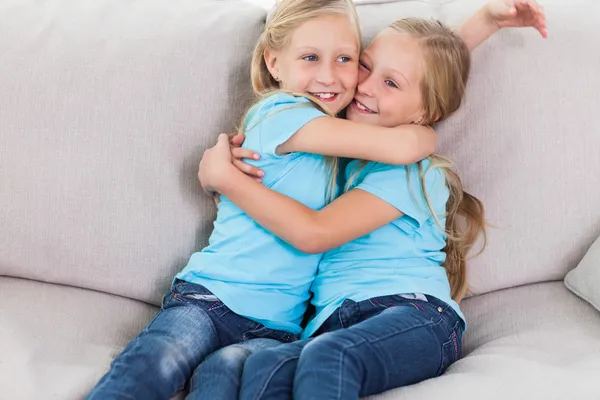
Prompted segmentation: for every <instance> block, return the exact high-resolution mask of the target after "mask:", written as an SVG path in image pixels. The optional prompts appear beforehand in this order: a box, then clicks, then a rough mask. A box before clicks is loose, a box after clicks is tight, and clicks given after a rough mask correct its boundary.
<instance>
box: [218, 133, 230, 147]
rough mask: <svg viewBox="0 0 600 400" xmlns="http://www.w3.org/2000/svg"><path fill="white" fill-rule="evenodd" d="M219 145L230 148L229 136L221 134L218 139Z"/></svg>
mask: <svg viewBox="0 0 600 400" xmlns="http://www.w3.org/2000/svg"><path fill="white" fill-rule="evenodd" d="M217 145H221V146H224V145H227V146H229V136H227V134H226V133H221V134H220V135H219V137H218V138H217Z"/></svg>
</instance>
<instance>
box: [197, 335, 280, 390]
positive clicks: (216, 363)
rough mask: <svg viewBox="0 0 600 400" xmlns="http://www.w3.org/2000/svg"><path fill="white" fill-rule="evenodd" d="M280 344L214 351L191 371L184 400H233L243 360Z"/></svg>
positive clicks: (269, 341) (264, 342)
mask: <svg viewBox="0 0 600 400" xmlns="http://www.w3.org/2000/svg"><path fill="white" fill-rule="evenodd" d="M280 344H281V342H280V341H278V340H275V339H251V340H248V341H246V342H242V343H238V344H232V345H230V346H227V347H225V348H222V349H220V350H217V351H216V352H214V353H213V354H211V355H210V356H208V358H207V359H206V360H204V361H203V362H202V364H200V365H199V366H198V368H196V371H194V374H193V375H192V380H191V382H190V393H189V395H188V396H187V397H186V400H201V399H206V400H216V399H218V400H228V399H231V400H237V399H238V397H239V394H240V387H241V381H242V371H243V368H244V363H245V362H246V359H247V358H248V357H250V355H251V354H253V353H255V352H257V351H259V350H263V349H268V348H271V347H275V346H279V345H280Z"/></svg>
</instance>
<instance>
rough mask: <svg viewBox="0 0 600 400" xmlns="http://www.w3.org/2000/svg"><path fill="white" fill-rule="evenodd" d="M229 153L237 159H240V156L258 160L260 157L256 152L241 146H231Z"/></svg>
mask: <svg viewBox="0 0 600 400" xmlns="http://www.w3.org/2000/svg"><path fill="white" fill-rule="evenodd" d="M231 155H232V156H233V158H237V159H239V160H241V159H242V158H250V159H252V160H258V159H259V158H260V156H259V155H258V154H257V153H255V152H253V151H252V150H249V149H245V148H243V147H232V148H231Z"/></svg>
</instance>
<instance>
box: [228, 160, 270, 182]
mask: <svg viewBox="0 0 600 400" xmlns="http://www.w3.org/2000/svg"><path fill="white" fill-rule="evenodd" d="M233 165H234V166H235V167H236V168H237V169H239V170H240V171H242V172H243V173H245V174H246V175H250V176H252V177H257V178H262V177H263V176H264V172H263V171H262V170H260V169H258V168H256V167H254V166H252V165H250V164H246V163H245V162H243V161H240V160H233Z"/></svg>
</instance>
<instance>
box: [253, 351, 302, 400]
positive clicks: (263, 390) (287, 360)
mask: <svg viewBox="0 0 600 400" xmlns="http://www.w3.org/2000/svg"><path fill="white" fill-rule="evenodd" d="M298 358H300V357H299V356H293V357H287V358H285V359H283V360H281V361H280V362H279V363H278V364H277V366H276V367H275V368H274V369H273V370H272V371H271V373H270V374H269V376H268V377H267V379H266V381H265V384H264V385H263V386H262V388H261V390H260V391H259V392H258V394H257V395H256V397H255V399H256V400H260V398H261V397H262V396H263V394H264V393H265V391H266V390H267V386H268V385H269V384H270V383H271V379H273V375H275V373H277V372H278V371H279V370H280V369H281V367H283V365H284V364H286V363H287V362H289V361H292V360H294V359H298Z"/></svg>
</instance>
